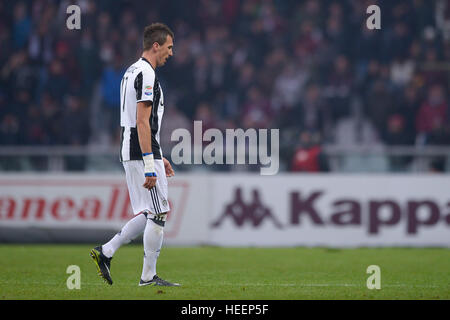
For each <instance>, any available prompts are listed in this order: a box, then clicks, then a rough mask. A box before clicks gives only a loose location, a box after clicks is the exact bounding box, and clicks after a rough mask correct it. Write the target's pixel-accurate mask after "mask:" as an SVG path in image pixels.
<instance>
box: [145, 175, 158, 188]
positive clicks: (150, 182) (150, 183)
mask: <svg viewBox="0 0 450 320" xmlns="http://www.w3.org/2000/svg"><path fill="white" fill-rule="evenodd" d="M156 179H157V178H156V176H154V177H145V182H144V184H143V185H142V186H143V187H144V188H146V189H148V190H150V189H151V188H153V187H154V186H155V185H156Z"/></svg>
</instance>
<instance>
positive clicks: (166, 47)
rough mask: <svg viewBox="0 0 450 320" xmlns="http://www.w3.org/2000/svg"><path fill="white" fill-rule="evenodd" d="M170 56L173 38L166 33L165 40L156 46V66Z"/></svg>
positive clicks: (162, 63) (159, 65) (161, 64)
mask: <svg viewBox="0 0 450 320" xmlns="http://www.w3.org/2000/svg"><path fill="white" fill-rule="evenodd" d="M171 56H173V39H172V37H171V36H170V35H167V39H166V42H164V44H163V45H160V46H158V49H157V64H158V67H161V66H163V65H164V64H165V63H166V62H167V59H169V57H171Z"/></svg>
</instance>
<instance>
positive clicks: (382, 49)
mask: <svg viewBox="0 0 450 320" xmlns="http://www.w3.org/2000/svg"><path fill="white" fill-rule="evenodd" d="M448 2H449V1H447V0H445V1H439V0H438V1H427V0H410V1H403V0H396V1H376V0H370V1H365V0H354V1H352V0H339V1H336V0H333V1H331V0H305V1H297V0H241V1H239V0H223V1H212V0H173V1H172V0H171V1H163V0H154V1H151V2H149V1H144V0H136V1H125V0H117V1H107V0H98V1H93V0H80V1H51V0H33V1H2V2H0V40H1V44H2V49H1V50H0V68H1V69H0V145H87V144H95V143H98V137H99V136H100V135H101V134H106V136H107V137H108V141H109V142H110V143H111V144H117V143H118V141H119V137H118V133H119V122H118V119H119V104H120V97H119V86H120V80H121V77H122V75H123V73H124V71H125V69H126V67H127V66H129V65H130V64H131V63H133V62H134V61H136V60H137V59H138V58H139V56H140V54H141V47H142V40H141V37H142V30H143V28H144V27H145V26H146V25H148V24H149V23H152V22H164V23H166V24H167V25H169V27H171V28H172V30H173V31H174V33H175V41H174V44H175V46H174V56H173V58H171V59H170V60H169V61H168V63H167V64H166V66H164V67H163V68H161V69H160V70H158V76H159V78H160V82H161V83H162V86H163V88H164V93H165V97H166V106H167V107H166V114H165V118H164V123H163V132H162V134H161V137H162V139H164V140H163V142H162V144H163V148H165V149H166V150H170V148H171V146H172V145H173V142H171V141H170V133H171V132H172V131H173V130H174V129H176V128H188V129H191V127H192V125H193V121H194V120H202V121H203V130H206V129H208V128H219V129H222V130H224V129H226V128H243V129H246V128H280V152H281V157H282V160H283V162H284V163H285V169H287V170H293V171H327V170H329V165H328V164H327V160H326V158H325V157H324V155H323V150H322V149H321V146H323V145H325V144H331V145H343V146H351V145H366V146H367V145H368V146H371V145H387V146H392V145H402V146H405V145H409V146H414V145H418V144H421V145H449V144H450V120H449V119H450V113H449V78H450V66H449V62H450V38H449V30H448V28H449V27H448V25H449V22H448V21H450V3H448ZM70 4H77V5H79V6H80V7H81V11H82V17H81V30H69V29H67V27H66V19H67V17H68V14H67V13H66V8H67V7H68V6H69V5H70ZM372 4H377V5H379V6H380V8H381V29H380V30H377V29H375V30H370V29H368V28H367V26H366V19H367V18H368V17H369V14H367V13H366V9H367V7H368V6H369V5H372ZM441 4H444V5H443V7H442V8H443V9H442V10H439V7H438V6H440V5H441ZM445 4H446V6H445ZM445 21H447V22H446V23H445ZM445 28H447V29H445ZM163 150H164V149H163ZM409 161H410V159H408V158H407V157H406V158H402V159H400V160H399V159H396V161H394V163H392V165H393V166H399V169H401V168H402V167H404V166H406V165H407V164H408V162H409Z"/></svg>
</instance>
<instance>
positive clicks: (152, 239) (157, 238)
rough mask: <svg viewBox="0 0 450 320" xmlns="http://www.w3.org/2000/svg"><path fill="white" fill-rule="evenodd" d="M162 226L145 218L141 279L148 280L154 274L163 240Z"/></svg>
mask: <svg viewBox="0 0 450 320" xmlns="http://www.w3.org/2000/svg"><path fill="white" fill-rule="evenodd" d="M163 235H164V228H163V227H162V226H160V225H157V224H156V223H155V222H153V221H152V220H150V219H148V220H147V225H146V227H145V231H144V238H143V241H144V266H143V268H142V275H141V279H142V280H143V281H149V280H152V279H153V276H154V275H155V274H156V261H157V260H158V256H159V252H160V250H161V246H162V242H163Z"/></svg>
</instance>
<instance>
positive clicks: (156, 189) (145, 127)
mask: <svg viewBox="0 0 450 320" xmlns="http://www.w3.org/2000/svg"><path fill="white" fill-rule="evenodd" d="M173 38H174V35H173V32H172V31H171V30H170V29H169V27H167V26H166V25H164V24H162V23H153V24H151V25H149V26H147V27H146V28H145V30H144V40H143V53H142V57H141V58H140V59H139V60H138V61H137V62H135V63H134V64H132V65H131V66H130V67H129V68H128V69H127V71H126V72H125V74H124V76H123V78H122V83H121V91H120V101H121V107H120V125H121V127H122V141H121V147H120V161H121V162H122V164H123V167H124V169H125V175H126V181H127V185H128V193H129V195H130V201H131V206H132V208H133V212H134V214H135V216H134V218H133V219H131V220H130V221H128V222H127V223H126V224H125V226H124V227H123V228H122V230H121V231H120V232H119V233H117V234H116V235H115V236H114V237H113V238H112V239H111V240H110V241H109V242H107V243H106V244H104V245H102V246H99V247H96V248H94V249H92V250H91V257H92V258H93V259H94V262H95V264H96V266H97V271H98V272H99V275H100V276H101V277H102V278H103V279H104V280H105V281H106V282H107V283H108V284H112V283H113V281H112V279H111V272H110V268H111V266H110V264H111V259H112V257H113V255H114V253H115V252H116V250H117V249H118V248H119V247H120V246H121V245H123V244H125V243H129V242H130V241H131V240H133V239H134V238H136V237H137V236H139V235H140V234H142V232H143V233H144V236H143V242H144V265H143V268H142V275H141V279H140V282H139V286H146V285H156V286H179V284H177V283H170V282H168V281H166V280H163V279H161V278H159V277H158V275H157V274H156V261H157V259H158V256H159V252H160V250H161V246H162V241H163V233H164V232H163V229H164V224H165V221H166V216H167V212H168V211H169V210H170V208H169V202H168V200H167V195H168V190H167V178H166V177H170V176H173V175H174V172H173V169H172V166H171V165H170V163H169V162H168V161H167V160H166V159H165V158H164V157H163V154H162V150H161V147H160V145H159V141H160V129H161V120H162V117H163V114H164V95H163V91H162V88H161V86H160V84H159V81H158V77H157V75H156V72H155V69H156V68H157V67H161V66H163V65H164V64H165V63H166V61H167V59H168V58H169V57H171V56H172V55H173V51H172V50H173Z"/></svg>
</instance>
